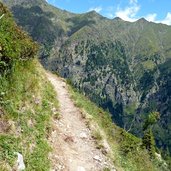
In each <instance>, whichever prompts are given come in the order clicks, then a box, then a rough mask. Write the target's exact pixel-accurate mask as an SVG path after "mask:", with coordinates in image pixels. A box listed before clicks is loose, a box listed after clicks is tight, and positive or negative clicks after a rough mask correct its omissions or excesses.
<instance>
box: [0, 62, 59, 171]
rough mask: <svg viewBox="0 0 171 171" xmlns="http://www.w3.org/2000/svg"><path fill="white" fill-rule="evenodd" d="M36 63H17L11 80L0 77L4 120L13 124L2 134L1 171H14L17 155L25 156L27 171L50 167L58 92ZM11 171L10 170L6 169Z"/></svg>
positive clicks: (0, 98) (42, 169)
mask: <svg viewBox="0 0 171 171" xmlns="http://www.w3.org/2000/svg"><path fill="white" fill-rule="evenodd" d="M44 75H45V73H44V71H43V69H42V68H41V66H40V65H39V64H38V62H37V60H29V61H27V62H19V63H16V64H15V66H14V67H13V71H12V74H10V75H9V77H1V78H0V94H1V96H0V106H1V108H2V109H3V111H4V113H5V114H4V115H1V116H0V117H1V120H6V121H7V122H8V123H10V124H11V126H10V128H9V129H8V130H7V131H6V132H3V133H1V134H0V151H1V153H0V163H2V166H1V167H0V170H5V168H9V167H11V168H13V166H14V163H15V160H16V155H15V154H14V152H20V153H21V154H22V155H23V157H24V162H25V164H26V171H33V170H41V171H47V170H49V168H50V161H49V160H48V154H49V152H50V151H51V148H50V146H49V144H48V142H47V137H48V133H49V131H50V129H51V124H50V121H51V117H52V115H53V113H52V108H54V107H55V108H57V107H58V104H57V101H56V95H55V92H54V90H53V88H52V86H51V85H50V83H49V82H48V81H46V78H45V77H44ZM7 170H8V169H7Z"/></svg>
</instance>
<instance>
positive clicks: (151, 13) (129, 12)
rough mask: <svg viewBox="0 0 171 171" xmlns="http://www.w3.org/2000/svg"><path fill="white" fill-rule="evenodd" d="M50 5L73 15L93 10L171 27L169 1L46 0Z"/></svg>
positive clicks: (127, 19)
mask: <svg viewBox="0 0 171 171" xmlns="http://www.w3.org/2000/svg"><path fill="white" fill-rule="evenodd" d="M47 1H48V2H49V3H50V4H52V5H54V6H56V7H58V8H61V9H65V10H67V11H70V12H74V13H85V12H88V11H91V10H95V11H96V12H98V13H100V14H101V15H103V16H105V17H108V18H114V17H120V18H122V19H123V20H126V21H131V22H133V21H136V20H137V19H139V18H142V17H144V18H146V19H147V20H148V21H153V22H157V23H164V24H168V25H171V0H47Z"/></svg>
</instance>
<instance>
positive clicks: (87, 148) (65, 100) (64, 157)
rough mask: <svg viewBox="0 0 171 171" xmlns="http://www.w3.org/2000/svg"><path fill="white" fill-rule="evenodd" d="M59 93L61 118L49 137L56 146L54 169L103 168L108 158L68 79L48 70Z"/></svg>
mask: <svg viewBox="0 0 171 171" xmlns="http://www.w3.org/2000/svg"><path fill="white" fill-rule="evenodd" d="M47 77H48V79H49V80H50V82H51V83H52V85H53V86H54V88H55V91H56V93H57V99H58V101H59V104H60V109H59V112H60V114H61V118H60V119H59V120H53V132H52V134H51V136H50V137H49V141H50V143H51V145H52V147H53V152H52V153H51V154H50V156H49V157H50V160H51V161H52V164H53V166H52V171H102V170H103V169H104V168H108V166H109V161H108V160H107V158H106V156H104V155H103V154H102V152H101V151H100V150H98V149H97V148H96V147H95V142H94V140H93V139H92V137H91V133H90V130H89V129H88V128H87V127H86V124H85V120H84V119H83V118H82V115H81V112H80V111H79V109H78V108H77V107H76V106H75V105H74V103H73V101H72V100H71V98H70V95H69V92H68V90H67V86H66V83H65V82H64V81H63V80H62V79H61V78H58V77H57V76H55V75H53V74H51V73H47Z"/></svg>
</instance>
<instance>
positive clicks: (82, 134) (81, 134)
mask: <svg viewBox="0 0 171 171" xmlns="http://www.w3.org/2000/svg"><path fill="white" fill-rule="evenodd" d="M80 138H82V139H87V138H88V136H87V134H86V133H85V132H81V133H80Z"/></svg>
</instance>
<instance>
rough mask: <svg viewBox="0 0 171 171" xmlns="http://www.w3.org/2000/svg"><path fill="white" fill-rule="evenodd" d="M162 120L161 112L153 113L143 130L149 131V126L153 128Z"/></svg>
mask: <svg viewBox="0 0 171 171" xmlns="http://www.w3.org/2000/svg"><path fill="white" fill-rule="evenodd" d="M159 119H160V113H159V112H151V113H150V114H149V115H148V117H147V119H146V120H145V123H144V126H143V130H144V131H145V130H147V129H148V127H149V126H153V125H154V124H155V123H156V122H157V121H158V120H159Z"/></svg>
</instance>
